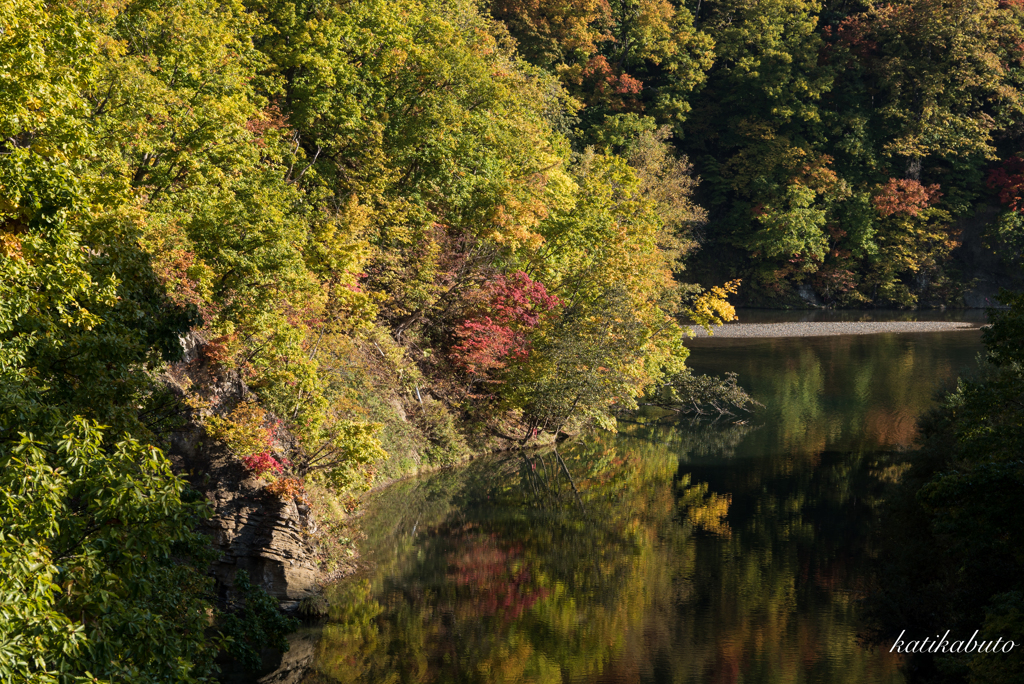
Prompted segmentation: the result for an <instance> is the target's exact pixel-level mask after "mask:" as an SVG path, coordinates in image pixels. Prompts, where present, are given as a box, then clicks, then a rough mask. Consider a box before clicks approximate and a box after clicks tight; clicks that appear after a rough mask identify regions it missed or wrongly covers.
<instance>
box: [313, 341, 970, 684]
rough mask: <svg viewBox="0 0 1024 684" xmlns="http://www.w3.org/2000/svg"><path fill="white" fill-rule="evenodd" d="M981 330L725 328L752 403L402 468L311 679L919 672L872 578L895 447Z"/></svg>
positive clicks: (704, 364) (723, 347)
mask: <svg viewBox="0 0 1024 684" xmlns="http://www.w3.org/2000/svg"><path fill="white" fill-rule="evenodd" d="M980 350H981V345H980V335H979V334H978V333H977V332H953V333H939V334H934V333H933V334H915V335H870V336H864V335H862V336H838V337H826V338H800V339H762V340H750V339H719V340H714V339H711V340H706V341H700V342H698V343H696V344H695V345H694V349H693V353H692V356H691V360H690V362H691V365H692V366H693V367H694V368H695V369H696V370H698V371H701V372H708V373H716V374H717V373H723V372H725V371H729V370H731V371H735V372H737V373H739V378H740V382H741V384H742V385H743V386H744V387H746V388H747V389H748V390H749V391H750V392H751V393H752V394H753V395H754V396H755V397H756V398H757V399H758V400H759V401H761V402H762V403H763V404H764V408H763V409H761V410H759V411H757V412H756V413H754V414H751V415H749V416H743V417H742V422H736V420H735V419H732V420H719V421H717V422H714V423H709V422H707V421H704V422H694V421H692V420H691V419H689V418H682V419H680V418H678V417H671V416H670V417H659V416H658V415H657V414H650V415H646V416H642V417H640V418H639V419H638V422H636V423H631V424H627V423H623V424H622V428H621V430H620V432H619V434H617V435H613V434H609V433H601V434H597V435H593V436H591V437H589V438H587V439H586V440H584V441H583V442H581V443H579V444H576V445H573V446H571V447H567V448H564V449H563V454H564V456H565V461H566V464H567V465H568V468H569V470H570V471H571V473H572V475H573V479H574V482H575V485H576V487H577V489H578V496H577V494H576V493H574V491H573V488H572V483H570V482H569V480H568V478H567V477H565V475H564V474H562V473H561V470H560V468H559V467H557V462H556V461H555V459H554V457H553V455H552V454H543V453H541V454H534V455H531V456H529V457H523V456H517V457H514V458H506V459H499V460H486V461H485V460H481V461H477V462H475V463H473V464H471V465H470V466H469V467H467V468H465V469H462V470H459V471H456V472H445V473H440V474H437V475H434V476H432V477H428V478H424V479H420V480H415V481H408V482H402V483H398V484H397V485H395V486H393V487H391V488H389V489H388V490H386V491H385V492H383V493H382V494H381V495H379V496H378V497H377V498H376V499H375V500H374V502H373V504H372V506H371V508H370V510H369V511H368V513H367V515H366V516H365V522H364V529H363V533H364V534H365V535H366V539H365V540H363V541H362V542H361V548H362V549H363V550H364V555H365V556H366V559H367V560H368V561H370V568H371V569H368V570H367V571H366V572H365V573H364V574H363V575H362V576H360V577H357V578H353V579H351V580H347V581H345V582H342V583H339V584H337V585H335V586H332V587H330V588H329V590H328V599H329V601H330V603H331V609H330V617H329V619H328V622H327V624H326V626H325V628H324V631H323V633H322V637H321V639H320V642H319V644H318V646H317V649H316V651H317V657H316V661H315V665H314V666H313V668H312V669H311V670H310V671H309V672H308V673H307V674H306V676H305V679H304V681H307V682H320V681H324V682H327V681H340V682H374V683H377V682H495V683H497V682H508V683H512V682H537V683H555V682H574V683H575V682H581V683H582V682H608V683H613V682H614V683H618V682H621V683H625V682H680V683H681V682H693V683H704V682H707V683H712V682H744V683H752V682H758V683H769V682H770V683H776V682H778V683H782V682H787V683H788V682H794V683H796V682H827V683H829V684H841V683H844V682H850V683H853V682H857V683H858V684H865V683H871V682H886V683H888V682H899V681H902V679H901V677H900V676H899V674H898V671H897V668H898V664H899V663H898V662H897V661H896V660H895V659H894V658H893V657H891V656H890V655H889V654H888V653H886V652H885V649H876V650H871V649H868V648H865V647H862V646H861V645H860V644H859V642H858V639H857V633H858V629H859V625H858V621H857V616H858V599H859V598H860V597H861V596H862V595H863V592H864V590H865V587H866V563H867V561H868V560H869V559H870V556H871V554H872V525H873V521H874V520H875V516H876V512H877V509H878V506H879V503H880V500H881V497H882V496H884V493H885V489H886V486H887V483H888V482H891V481H892V480H893V478H894V477H896V476H897V474H898V468H897V467H896V466H894V465H892V461H893V455H892V452H894V451H896V452H898V451H899V450H901V449H904V448H906V447H908V446H910V445H912V444H913V441H914V438H915V430H914V425H915V421H916V419H917V417H918V416H919V415H920V414H921V412H922V411H925V410H926V409H927V408H928V407H929V406H930V405H931V404H932V401H933V396H934V393H935V391H936V390H937V389H939V388H942V387H945V386H948V385H949V384H951V383H952V382H953V381H954V379H955V377H956V375H957V374H958V373H959V372H960V371H961V370H964V369H966V368H967V367H969V366H971V365H973V364H974V359H975V357H976V355H977V353H978V352H979V351H980Z"/></svg>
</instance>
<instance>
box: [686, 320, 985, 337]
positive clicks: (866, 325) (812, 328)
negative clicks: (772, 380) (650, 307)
mask: <svg viewBox="0 0 1024 684" xmlns="http://www.w3.org/2000/svg"><path fill="white" fill-rule="evenodd" d="M979 327H980V325H978V324H977V323H965V322H963V321H857V322H854V321H849V322H847V321H819V322H802V323H728V324H726V325H720V326H718V327H717V328H715V329H714V337H826V336H829V335H873V334H876V333H928V332H948V331H950V330H977V329H978V328H979ZM690 328H691V329H692V330H693V331H694V332H696V333H697V337H708V336H709V335H708V333H707V332H706V331H705V330H704V329H703V328H701V327H700V326H696V325H693V326H690Z"/></svg>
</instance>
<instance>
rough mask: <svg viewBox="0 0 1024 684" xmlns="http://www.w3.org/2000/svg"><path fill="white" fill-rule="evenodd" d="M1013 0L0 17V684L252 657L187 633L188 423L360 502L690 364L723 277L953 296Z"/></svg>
mask: <svg viewBox="0 0 1024 684" xmlns="http://www.w3.org/2000/svg"><path fill="white" fill-rule="evenodd" d="M1022 12H1024V9H1022V6H1021V4H1020V3H1018V2H1015V1H1013V0H1006V1H1005V2H999V3H995V2H941V1H939V0H914V1H909V2H896V3H889V4H881V3H879V4H870V3H866V4H857V3H851V4H841V3H818V2H803V1H801V0H792V1H790V0H773V1H771V2H749V1H742V2H736V1H733V0H723V1H715V0H705V1H704V2H697V3H690V4H678V3H672V2H668V1H667V0H622V1H619V0H613V1H611V2H608V1H604V0H567V1H566V2H564V3H558V2H513V1H509V2H505V1H499V2H495V3H493V4H491V5H482V4H476V3H473V2H470V1H469V0H451V1H450V2H446V1H442V0H425V1H421V2H387V1H385V0H300V1H298V2H278V1H276V0H252V1H250V2H245V1H242V0H192V1H190V2H185V3H180V2H169V1H167V0H82V1H76V2H70V1H67V2H45V1H44V0H12V1H11V2H6V3H3V4H2V6H0V467H2V470H0V516H2V518H3V521H4V525H3V532H2V536H0V569H2V572H0V598H2V599H3V600H2V601H0V674H2V675H3V676H4V677H5V678H15V679H19V680H26V681H33V682H70V681H76V678H77V677H80V676H84V677H92V678H94V679H96V680H99V681H130V682H146V681H205V680H207V679H208V678H209V677H210V676H212V674H211V673H212V672H213V671H214V670H215V667H214V664H213V657H214V654H215V653H216V651H217V650H218V649H220V648H222V647H225V648H228V649H229V650H231V649H234V650H235V652H236V655H238V656H239V657H242V658H243V659H244V658H246V657H251V655H252V653H251V650H250V651H248V652H247V651H245V649H246V648H247V646H246V644H251V643H253V641H252V639H253V637H252V635H251V634H250V635H249V636H245V635H243V634H238V635H236V638H234V639H233V640H220V639H209V638H205V637H204V636H203V629H204V627H205V626H206V625H207V624H208V622H209V620H210V610H211V606H212V604H213V599H212V593H211V588H210V586H209V584H208V583H207V582H205V581H204V580H202V579H201V577H202V576H203V575H202V573H201V572H200V573H196V572H194V568H202V567H203V565H204V563H206V562H208V560H209V558H208V553H207V552H206V551H205V550H204V541H203V538H202V537H201V536H200V535H198V534H197V533H196V532H195V530H196V529H197V521H198V520H199V519H200V518H201V517H202V516H203V515H205V514H206V507H205V506H204V505H202V504H201V503H200V502H198V501H196V496H195V493H194V492H193V491H192V490H191V489H190V488H189V487H187V486H185V484H184V482H183V481H182V479H181V478H180V475H179V474H174V473H172V470H171V464H170V463H169V461H168V460H167V458H166V457H165V456H164V455H163V453H162V452H161V449H166V448H167V447H168V446H169V444H170V436H171V434H172V433H173V432H174V430H176V429H178V428H179V427H180V426H181V425H183V424H184V423H187V422H191V423H193V424H199V425H201V426H202V427H203V429H205V430H206V432H207V434H208V435H210V436H211V437H213V438H216V439H218V440H220V441H221V442H223V443H224V444H225V445H227V448H228V449H229V450H230V452H231V453H232V454H233V455H234V456H235V457H237V458H238V459H239V462H240V463H242V464H244V467H245V468H246V469H247V471H248V472H250V473H252V474H253V475H254V476H259V477H261V478H262V482H264V483H265V486H266V487H267V490H268V491H270V492H273V493H274V494H276V495H279V496H281V497H286V498H287V497H294V496H305V494H304V492H306V491H309V490H311V489H313V488H320V490H324V491H329V492H333V493H334V494H336V495H337V494H343V493H345V492H348V491H351V490H353V489H354V488H357V487H359V486H360V485H362V484H364V483H366V482H368V481H373V480H374V478H375V477H378V476H380V475H382V474H383V475H384V476H392V477H393V476H396V475H398V474H401V472H403V468H405V469H406V470H407V469H408V468H407V465H408V462H409V457H408V456H407V454H408V453H416V452H417V449H418V450H419V454H420V456H422V458H423V460H424V461H427V462H430V463H433V464H443V463H450V462H451V461H453V460H455V459H457V458H459V457H460V456H462V455H464V454H465V453H467V452H468V451H470V450H473V449H480V448H485V447H486V445H487V444H488V440H489V439H491V438H492V437H493V436H494V435H500V436H502V437H504V438H506V439H507V440H508V441H511V442H519V443H527V442H529V441H530V440H532V439H535V438H537V437H538V436H539V435H543V434H547V435H549V436H550V435H551V434H552V433H554V434H555V436H556V437H557V434H558V433H559V432H561V431H563V430H566V429H579V428H582V427H584V426H586V425H589V424H593V423H598V424H602V425H605V426H611V425H613V422H614V413H615V412H616V411H618V410H620V409H623V408H630V407H634V406H635V405H636V400H637V399H638V397H640V396H641V395H643V394H645V393H654V392H657V391H659V390H662V389H664V388H666V387H676V388H679V387H685V386H688V384H687V383H686V382H685V380H686V378H687V377H688V376H687V375H686V374H687V370H686V368H685V366H684V362H685V359H686V355H687V351H686V348H685V346H684V340H685V334H684V331H683V328H682V327H681V324H680V322H681V321H686V320H689V321H691V322H694V323H697V324H701V325H705V326H707V325H710V324H713V323H716V322H720V321H722V320H728V319H730V318H731V317H732V316H733V309H732V307H731V306H730V305H729V304H728V303H727V301H726V300H727V298H728V296H729V295H731V294H734V293H736V292H737V289H738V288H740V287H742V288H743V289H742V295H743V296H744V297H746V298H747V299H748V300H751V301H754V300H759V299H760V300H761V301H769V300H770V301H776V302H785V301H787V298H791V297H792V296H793V292H794V291H795V288H798V287H802V286H805V285H808V284H809V285H810V286H812V287H813V289H814V290H815V291H817V292H818V294H819V295H820V296H821V297H823V298H824V299H825V300H826V301H828V302H832V303H839V304H865V305H867V304H875V305H899V306H913V305H915V304H922V303H929V302H933V301H935V302H939V301H941V302H950V303H952V302H955V301H956V298H957V297H958V296H959V293H960V291H961V290H962V289H963V288H965V287H967V286H968V285H969V282H968V281H969V275H970V274H965V273H957V271H956V267H955V264H956V262H955V261H954V260H952V258H951V255H952V254H953V253H954V250H955V248H956V246H957V244H958V241H959V240H960V236H959V233H958V230H959V228H958V227H957V223H956V221H957V219H958V218H960V217H965V216H970V215H972V213H973V212H976V211H977V210H978V208H979V207H983V206H989V205H992V206H999V207H1002V213H1001V214H999V217H998V220H997V221H995V222H994V223H993V225H992V227H991V229H990V231H989V234H988V237H987V239H988V240H990V241H991V243H992V244H993V245H999V246H1002V248H1003V249H1002V251H1003V253H1004V254H1005V255H1006V257H1007V258H1008V259H1009V260H1010V262H1011V263H1018V262H1017V261H1015V260H1016V259H1017V258H1018V256H1019V249H1020V245H1021V244H1022V242H1021V240H1020V236H1021V234H1022V232H1021V231H1022V230H1024V220H1022V219H1021V210H1022V209H1024V202H1022V200H1021V190H1020V188H1021V187H1022V186H1024V181H1022V174H1024V161H1021V158H1019V157H1018V156H1016V155H1017V153H1018V152H1019V147H1018V146H1017V140H1018V138H1019V136H1020V122H1021V118H1022V108H1021V95H1020V92H1019V84H1018V81H1019V80H1020V78H1021V66H1022V64H1021V60H1022V57H1024V48H1022V45H1024V35H1022V16H1024V15H1022ZM698 176H699V178H700V180H699V182H698ZM691 274H692V275H691ZM741 281H742V285H741V284H740V283H741ZM228 381H230V382H236V381H237V383H242V384H244V386H245V387H247V388H248V389H247V392H248V393H247V394H246V395H245V398H244V400H243V401H235V402H233V403H232V402H228V403H225V402H224V401H223V400H224V395H223V393H222V392H221V391H220V389H218V388H221V387H223V384H224V383H225V382H228ZM237 383H236V384H237ZM691 384H692V383H691ZM396 406H397V407H398V408H395V407H396ZM403 406H404V407H405V408H403ZM406 409H408V411H406ZM406 412H408V413H409V414H411V415H409V416H408V420H406V418H407V416H406ZM399 414H400V415H399ZM410 445H411V446H410ZM414 447H415V448H414ZM320 490H318V491H320ZM251 604H252V606H260V605H263V603H261V599H259V597H258V596H256V595H255V594H254V596H253V598H252V600H251ZM250 607H251V606H250ZM230 617H231V616H226V615H223V614H220V617H218V618H216V620H217V621H218V622H217V624H219V625H221V626H222V627H223V631H225V632H228V633H230V632H231V630H232V629H234V627H237V626H238V625H237V622H238V621H237V620H235V621H234V622H232V620H231V619H230ZM266 619H267V620H268V621H270V622H271V623H273V618H272V617H267V618H266ZM267 628H268V629H270V630H271V632H273V630H274V629H277V630H278V631H280V629H282V628H283V626H282V624H280V623H278V624H276V626H275V625H274V624H271V625H270V626H269V627H267Z"/></svg>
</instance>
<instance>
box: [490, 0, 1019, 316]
mask: <svg viewBox="0 0 1024 684" xmlns="http://www.w3.org/2000/svg"><path fill="white" fill-rule="evenodd" d="M1022 11H1024V9H1022V5H1021V3H1019V2H1016V0H1000V1H999V2H990V1H985V0H982V1H977V2H976V1H973V0H969V1H966V2H961V1H959V0H956V1H952V2H950V1H945V0H900V1H897V2H856V1H853V2H846V1H843V2H831V1H826V2H816V1H813V0H812V1H805V0H793V1H789V0H778V1H775V0H773V1H772V2H751V1H749V0H706V1H703V2H688V3H673V2H668V1H663V0H635V1H629V2H625V1H624V2H596V1H587V0H578V1H575V2H572V1H569V2H565V3H549V2H540V3H526V2H517V1H515V0H496V1H495V3H494V5H493V12H494V16H496V17H497V18H499V19H502V20H503V21H504V22H505V23H506V25H507V26H508V27H509V29H510V31H511V32H512V35H513V36H514V37H515V38H516V39H517V40H518V41H519V44H520V46H521V47H520V49H521V52H522V54H524V55H525V56H526V57H527V59H529V60H530V61H531V62H533V63H535V64H538V65H539V66H542V67H544V68H546V69H548V70H549V71H551V72H553V73H556V74H558V76H559V78H560V80H561V81H562V83H563V84H564V85H565V87H566V89H567V90H568V91H569V92H570V93H572V94H573V95H574V96H575V97H577V98H578V99H579V100H580V101H581V102H583V103H584V104H585V105H586V107H585V109H583V110H582V112H581V114H580V117H581V121H582V122H583V124H584V125H583V129H584V130H585V131H590V133H589V136H590V137H589V138H588V139H590V140H593V141H599V140H602V139H607V133H605V132H604V131H606V130H607V127H608V122H609V121H610V120H609V118H608V117H609V116H616V115H618V116H621V117H623V118H621V119H619V121H622V122H625V121H629V122H631V123H632V124H633V125H634V126H637V127H640V128H642V127H644V126H653V125H656V124H657V125H671V126H672V130H673V132H674V134H675V136H676V143H675V144H676V146H677V147H678V148H679V149H682V150H685V152H686V153H687V154H688V155H689V158H690V160H691V162H693V164H694V167H695V171H696V173H697V174H698V175H699V176H700V177H701V179H702V182H701V186H700V189H699V191H698V193H697V195H696V197H697V198H698V202H699V204H700V205H701V206H702V207H703V208H704V209H705V210H706V211H707V212H708V222H707V224H706V225H705V226H703V227H702V228H701V229H700V230H698V231H697V233H696V234H695V238H696V239H697V241H698V242H699V243H700V244H701V246H702V249H701V251H700V252H699V253H697V254H696V255H695V256H694V257H693V259H692V261H693V262H694V266H695V268H696V270H697V272H698V273H699V275H700V276H701V277H702V278H710V279H714V278H719V279H726V278H734V277H742V278H743V279H744V286H743V291H742V296H743V298H744V300H745V301H747V302H750V303H755V304H760V305H764V304H775V305H777V304H783V303H795V302H799V301H800V300H799V299H798V298H797V297H796V296H795V293H796V291H797V289H798V288H801V286H802V289H804V290H805V291H807V290H808V288H809V289H810V290H813V291H814V292H815V293H816V294H817V295H818V296H819V297H820V298H821V299H822V300H823V301H824V302H825V303H827V304H832V305H839V306H865V305H868V306H889V307H908V306H909V307H913V306H920V305H933V306H934V305H940V304H942V305H953V306H958V305H962V300H961V296H962V294H963V293H964V291H966V290H968V289H970V288H971V286H972V285H974V284H975V283H974V282H973V281H974V279H975V278H977V277H978V275H979V273H978V272H977V271H978V265H977V261H978V260H977V258H974V259H971V258H969V257H968V255H967V254H965V253H958V252H957V248H958V247H959V246H960V245H961V243H962V242H963V240H969V241H973V242H974V243H980V244H972V245H969V247H970V248H971V249H969V250H961V252H971V251H972V250H981V249H989V250H995V251H997V252H998V253H999V254H1000V256H1001V257H1002V259H1003V260H1004V264H1003V265H1002V266H1003V267H1004V268H1005V267H1008V272H1009V273H1011V274H1012V273H1013V272H1014V271H1016V270H1019V267H1020V264H1021V260H1020V259H1021V247H1022V244H1021V239H1022V238H1021V236H1022V235H1024V233H1022V224H1021V218H1020V210H1021V209H1022V208H1024V205H1022V204H1021V194H1020V193H1021V172H1022V170H1024V162H1022V161H1021V159H1020V158H1019V157H1018V156H1017V155H1018V154H1019V152H1020V149H1021V124H1022V122H1024V110H1022V103H1024V101H1022V93H1021V86H1022V78H1024V72H1022V69H1021V68H1022V59H1024V48H1022V46H1024V33H1022ZM585 137H586V136H585ZM979 210H980V211H981V214H982V216H983V220H981V221H980V222H973V223H981V224H986V223H987V224H988V225H987V226H985V227H982V226H980V225H971V224H972V222H971V221H970V219H971V218H972V217H974V216H975V214H977V213H978V212H979ZM958 219H967V221H960V222H958ZM965 228H966V229H965ZM965 262H966V263H965ZM985 264H986V266H987V267H988V268H989V270H991V269H992V267H993V264H994V265H996V266H999V265H1000V264H999V260H998V259H994V260H989V261H986V262H985Z"/></svg>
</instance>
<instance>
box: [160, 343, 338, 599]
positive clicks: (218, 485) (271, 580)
mask: <svg viewBox="0 0 1024 684" xmlns="http://www.w3.org/2000/svg"><path fill="white" fill-rule="evenodd" d="M183 343H184V346H185V350H186V354H185V359H184V361H183V362H181V363H180V364H176V367H175V368H173V369H172V370H171V371H170V372H169V373H168V374H167V376H166V381H167V383H168V385H169V386H171V387H172V388H173V389H175V390H177V391H179V392H182V393H184V392H187V391H188V390H189V389H190V388H201V390H200V391H201V394H202V397H203V399H204V402H205V403H206V405H207V406H208V408H204V409H203V410H202V411H201V415H202V414H214V413H215V414H223V413H227V412H229V411H230V410H231V409H232V408H234V407H235V406H237V405H238V403H239V402H241V401H244V400H246V399H247V398H248V397H249V389H248V387H246V385H245V382H244V381H243V380H242V379H241V378H240V377H239V376H238V374H237V373H236V372H235V371H226V372H220V371H218V369H216V368H211V367H210V365H209V364H207V363H204V362H203V359H202V355H201V354H199V353H197V351H196V350H197V349H199V348H201V346H202V342H201V341H200V340H190V339H186V340H183ZM291 446H294V445H286V448H288V447H291ZM167 455H168V457H169V458H170V459H171V461H172V463H173V464H174V466H175V469H176V470H177V471H178V472H179V473H182V474H183V475H184V476H185V477H186V478H187V479H188V480H189V482H190V483H191V485H192V486H193V487H194V488H195V489H196V490H198V491H200V492H202V493H203V494H204V495H205V496H206V498H207V500H208V501H209V502H210V503H211V504H212V506H213V511H214V513H213V517H212V518H210V519H209V520H207V521H206V522H205V524H204V527H205V530H204V531H205V532H206V533H207V534H208V535H209V536H210V539H211V540H212V543H213V546H214V548H215V549H216V550H217V551H219V552H220V557H219V558H218V559H217V561H215V562H214V564H213V566H212V568H211V570H212V573H213V575H214V577H215V578H216V580H217V586H218V591H219V592H220V593H221V595H222V598H226V596H227V594H228V593H229V592H230V591H231V588H232V586H233V584H234V577H235V573H236V572H237V571H238V570H245V571H246V572H247V573H248V574H249V577H250V579H251V580H252V581H253V583H254V584H257V585H259V586H261V587H263V588H264V589H265V590H266V591H267V592H268V593H269V594H270V595H271V596H272V597H274V598H275V599H277V600H278V601H280V602H281V603H282V608H285V609H294V608H297V607H298V602H299V601H300V600H301V599H302V598H304V597H306V596H309V595H310V594H312V593H314V592H315V590H316V588H317V587H316V581H317V578H318V570H317V566H316V562H315V560H314V554H313V546H312V544H311V543H310V537H311V535H312V534H314V533H315V532H316V524H315V522H314V520H313V516H312V515H311V513H310V511H309V508H308V507H307V506H305V505H303V504H301V503H299V502H297V501H295V500H284V499H282V498H280V497H278V496H275V495H273V494H270V493H268V492H267V491H266V490H265V489H264V488H263V486H262V484H261V483H260V480H259V479H258V478H256V477H254V476H252V475H250V474H249V473H248V472H247V471H246V469H245V468H244V467H243V466H242V464H241V463H240V462H239V460H238V459H237V458H235V457H233V456H232V455H231V454H230V453H228V451H227V449H226V448H225V447H224V445H223V444H221V443H219V442H217V441H215V440H212V439H211V438H210V437H209V436H208V435H206V434H205V432H204V430H203V428H202V427H201V426H200V425H198V424H196V423H195V422H193V423H191V424H189V425H187V426H185V427H184V428H182V429H180V430H178V431H176V432H174V433H173V434H172V436H171V447H170V449H169V451H168V454H167Z"/></svg>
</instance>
